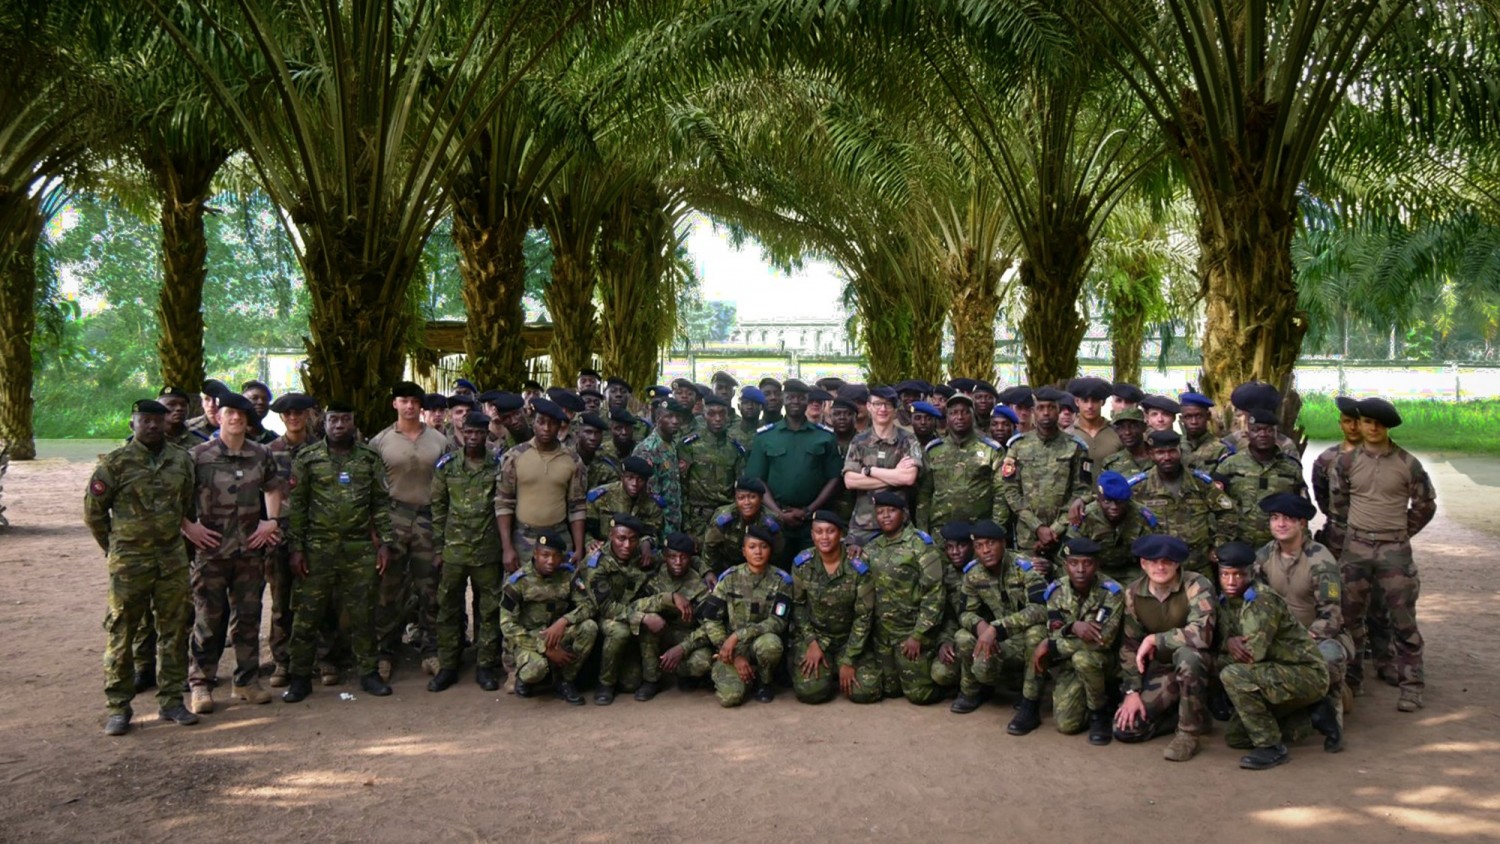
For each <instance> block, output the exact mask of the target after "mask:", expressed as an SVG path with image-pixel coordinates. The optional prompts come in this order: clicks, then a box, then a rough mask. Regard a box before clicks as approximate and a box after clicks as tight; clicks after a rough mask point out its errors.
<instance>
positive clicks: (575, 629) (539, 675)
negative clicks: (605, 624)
mask: <svg viewBox="0 0 1500 844" xmlns="http://www.w3.org/2000/svg"><path fill="white" fill-rule="evenodd" d="M532 636H533V637H535V639H536V643H537V646H538V647H540V646H541V643H542V631H540V630H536V631H533V632H532ZM598 637H599V625H597V624H595V623H594V620H593V619H592V618H586V619H584V620H583V621H580V622H578V623H577V624H569V625H568V629H567V630H564V631H563V637H562V647H563V648H564V649H565V650H567V651H568V652H569V653H572V654H576V655H577V656H578V658H577V659H575V660H573V661H572V662H571V663H569V664H567V665H559V666H556V669H557V677H556V679H558V680H562V681H565V682H572V681H573V678H575V677H577V676H578V671H579V670H580V669H581V668H583V663H584V660H586V659H588V655H589V652H590V651H592V650H593V649H594V642H595V641H596V640H597V639H598ZM506 647H507V649H508V650H510V652H511V657H512V658H513V659H515V661H516V677H517V678H518V679H520V680H521V682H523V683H527V684H530V685H535V684H538V683H540V682H542V681H543V680H545V679H547V672H549V671H551V670H552V669H553V667H554V666H553V665H552V662H551V660H548V659H547V655H546V654H545V653H543V652H542V651H540V650H537V649H536V648H518V647H514V646H512V644H511V643H510V642H509V641H507V642H506Z"/></svg>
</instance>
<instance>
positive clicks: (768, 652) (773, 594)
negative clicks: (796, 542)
mask: <svg viewBox="0 0 1500 844" xmlns="http://www.w3.org/2000/svg"><path fill="white" fill-rule="evenodd" d="M791 590H792V576H791V575H789V574H787V573H786V572H784V571H782V570H781V569H778V568H776V567H774V566H766V568H765V570H764V571H762V572H761V573H760V574H758V575H757V574H756V573H754V572H753V571H751V570H750V566H748V565H739V566H734V567H733V568H730V569H729V570H728V571H726V572H724V574H723V576H721V577H720V578H719V582H718V584H717V585H716V586H714V592H713V598H712V599H710V600H711V601H713V602H714V603H716V604H718V605H719V606H720V607H721V609H718V610H716V611H714V610H711V611H710V613H711V615H712V616H713V617H712V618H708V617H705V619H704V622H703V629H704V631H705V632H706V633H708V640H709V642H710V643H711V644H712V645H713V647H714V649H715V650H718V649H719V648H722V647H723V646H724V642H726V641H727V640H728V639H729V636H730V634H737V636H738V639H737V641H736V643H735V649H734V653H735V655H736V656H742V657H745V658H746V659H748V660H750V662H751V663H752V664H754V665H755V672H756V675H757V677H758V679H759V680H760V682H761V684H762V685H766V684H769V683H770V682H771V675H772V673H773V672H774V671H775V670H776V666H777V665H778V664H780V662H781V656H782V654H783V653H785V647H784V645H783V644H782V637H783V636H784V635H785V633H786V622H787V617H788V616H789V615H791V596H790V595H788V594H787V593H789V592H790V591H791ZM709 673H710V676H712V677H713V681H714V692H715V694H716V695H717V696H718V698H719V705H721V706H739V705H740V704H741V703H744V701H745V695H746V694H747V693H748V692H749V688H748V687H747V686H746V685H745V682H744V681H743V680H741V679H740V675H739V672H737V671H735V670H734V666H733V665H729V664H726V663H723V662H718V661H716V662H714V664H713V669H712V670H711V671H710V672H709Z"/></svg>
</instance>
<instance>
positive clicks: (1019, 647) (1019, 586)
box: [951, 519, 1047, 736]
mask: <svg viewBox="0 0 1500 844" xmlns="http://www.w3.org/2000/svg"><path fill="white" fill-rule="evenodd" d="M969 535H970V536H971V537H972V538H973V541H974V559H973V560H972V561H971V562H970V563H969V564H968V565H967V566H965V568H964V580H963V594H962V599H961V601H962V605H963V614H962V615H960V616H959V622H958V623H959V627H960V628H961V629H960V630H959V633H958V636H957V644H958V652H959V657H960V659H961V660H962V664H963V679H962V682H961V685H960V687H959V695H958V697H957V698H956V699H955V700H954V701H953V706H952V707H951V709H952V710H953V711H954V712H957V713H959V714H965V713H968V712H973V711H974V710H975V709H977V708H978V707H979V700H980V698H979V694H980V690H981V687H983V686H996V685H998V684H999V683H1000V682H1001V679H1002V677H1003V676H1004V673H1005V672H1006V671H1007V670H1009V671H1012V672H1019V673H1020V674H1021V675H1022V682H1021V703H1020V707H1019V708H1018V710H1017V712H1016V715H1015V717H1014V718H1012V719H1011V721H1010V723H1009V724H1008V725H1006V732H1008V733H1010V734H1011V735H1013V736H1023V735H1026V734H1027V733H1029V732H1031V731H1032V730H1034V729H1036V728H1037V726H1038V725H1039V724H1041V707H1040V701H1041V696H1042V681H1043V679H1044V678H1043V677H1041V676H1040V675H1038V674H1037V673H1036V670H1035V667H1034V666H1033V664H1032V663H1033V660H1032V652H1033V651H1034V650H1035V649H1036V646H1037V645H1039V644H1041V643H1042V640H1043V639H1045V638H1046V637H1047V627H1046V624H1045V623H1044V622H1045V621H1046V619H1047V610H1046V607H1045V605H1044V599H1043V597H1042V596H1043V595H1044V594H1045V593H1046V590H1047V579H1046V577H1044V576H1043V575H1042V574H1041V572H1039V571H1038V570H1037V567H1036V566H1034V565H1033V564H1032V561H1031V560H1029V559H1027V558H1025V557H1018V556H1015V555H1012V554H1007V553H1006V551H1005V539H1006V532H1005V528H1003V527H1001V526H999V525H997V524H995V523H994V522H992V521H989V520H987V519H986V520H981V521H978V522H975V523H974V526H973V527H972V528H971V529H970V531H969Z"/></svg>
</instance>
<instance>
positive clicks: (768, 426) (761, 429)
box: [755, 422, 776, 434]
mask: <svg viewBox="0 0 1500 844" xmlns="http://www.w3.org/2000/svg"><path fill="white" fill-rule="evenodd" d="M774 427H776V423H775V422H770V423H767V424H765V425H762V426H760V427H759V428H756V429H755V433H757V434H764V433H765V432H767V431H769V430H771V429H772V428H774Z"/></svg>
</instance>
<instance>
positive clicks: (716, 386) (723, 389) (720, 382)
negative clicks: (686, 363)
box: [703, 370, 740, 430]
mask: <svg viewBox="0 0 1500 844" xmlns="http://www.w3.org/2000/svg"><path fill="white" fill-rule="evenodd" d="M708 383H709V385H710V386H711V387H713V391H714V397H715V398H717V399H719V400H720V401H722V402H723V403H724V407H725V409H726V410H727V411H728V416H729V419H728V424H726V425H725V429H726V430H727V429H728V426H729V425H732V424H734V423H735V422H736V421H738V420H737V419H736V418H735V413H734V388H735V387H738V386H739V385H740V382H738V381H736V380H734V376H733V375H730V374H729V373H727V372H724V371H723V370H720V371H718V372H715V373H714V374H713V377H711V378H709V379H708ZM703 411H704V413H707V412H708V406H707V404H706V403H705V405H704V408H703Z"/></svg>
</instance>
